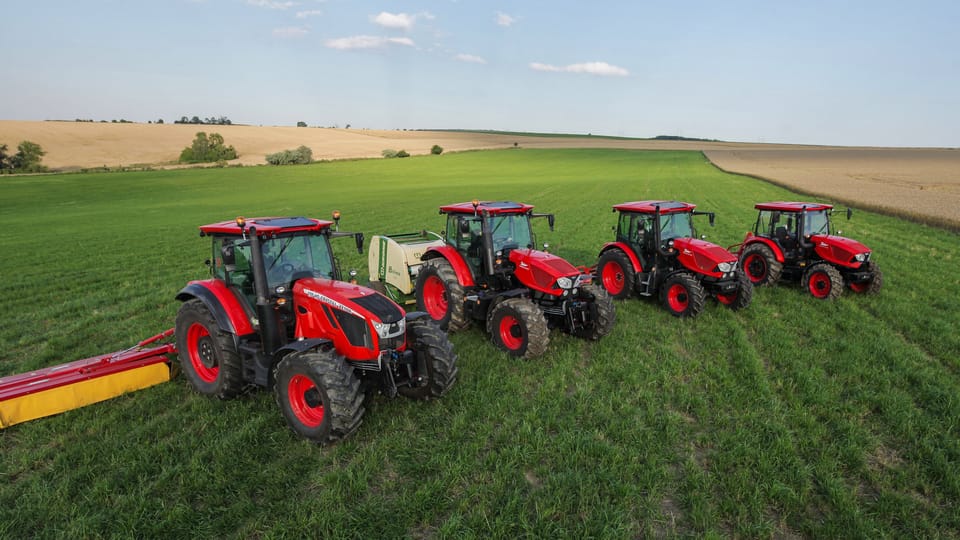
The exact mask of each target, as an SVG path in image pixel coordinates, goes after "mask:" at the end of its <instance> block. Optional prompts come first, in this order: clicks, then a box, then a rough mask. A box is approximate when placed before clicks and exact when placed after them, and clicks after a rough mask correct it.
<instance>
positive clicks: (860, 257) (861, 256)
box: [853, 253, 867, 262]
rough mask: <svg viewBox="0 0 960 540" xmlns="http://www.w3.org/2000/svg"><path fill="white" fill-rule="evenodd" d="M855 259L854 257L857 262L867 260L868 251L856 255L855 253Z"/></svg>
mask: <svg viewBox="0 0 960 540" xmlns="http://www.w3.org/2000/svg"><path fill="white" fill-rule="evenodd" d="M853 259H854V260H855V261H857V262H863V261H865V260H867V254H866V253H857V254H856V255H854V257H853Z"/></svg>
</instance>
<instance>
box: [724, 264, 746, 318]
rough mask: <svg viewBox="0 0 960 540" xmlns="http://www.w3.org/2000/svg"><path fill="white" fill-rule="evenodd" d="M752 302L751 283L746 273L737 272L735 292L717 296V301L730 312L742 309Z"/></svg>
mask: <svg viewBox="0 0 960 540" xmlns="http://www.w3.org/2000/svg"><path fill="white" fill-rule="evenodd" d="M752 300H753V282H751V281H750V278H748V277H747V274H746V272H744V271H742V270H737V290H735V291H733V292H731V293H728V294H718V295H717V301H718V302H720V303H721V304H723V305H725V306H727V307H729V308H730V309H732V310H738V309H743V308H745V307H747V306H749V305H750V302H751V301H752Z"/></svg>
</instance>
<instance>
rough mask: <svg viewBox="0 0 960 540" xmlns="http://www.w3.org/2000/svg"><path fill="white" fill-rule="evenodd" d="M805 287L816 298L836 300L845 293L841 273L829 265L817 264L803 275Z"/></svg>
mask: <svg viewBox="0 0 960 540" xmlns="http://www.w3.org/2000/svg"><path fill="white" fill-rule="evenodd" d="M802 283H803V286H804V288H805V289H806V290H807V292H808V293H810V295H811V296H813V297H814V298H819V299H820V300H836V299H837V298H839V297H840V293H842V292H843V277H842V276H841V275H840V271H839V270H837V269H836V268H834V267H833V265H830V264H827V263H817V264H815V265H813V266H811V267H810V268H807V271H806V272H804V273H803V281H802Z"/></svg>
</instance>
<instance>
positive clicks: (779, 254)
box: [740, 235, 785, 263]
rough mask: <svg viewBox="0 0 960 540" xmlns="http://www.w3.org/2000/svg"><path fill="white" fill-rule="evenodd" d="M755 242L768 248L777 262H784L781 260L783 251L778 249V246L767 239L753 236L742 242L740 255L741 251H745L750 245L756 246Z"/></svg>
mask: <svg viewBox="0 0 960 540" xmlns="http://www.w3.org/2000/svg"><path fill="white" fill-rule="evenodd" d="M757 242H760V243H761V244H764V245H766V246H767V247H768V248H770V251H773V256H774V257H776V258H777V262H779V263H782V262H784V261H785V259H784V258H783V251H782V250H781V249H780V246H778V245H777V243H776V242H774V241H773V240H770V239H769V238H764V237H763V236H753V235H750V236H748V237H747V238H746V239H745V240H744V241H743V247H741V248H740V253H742V252H743V250H744V249H746V248H747V246H749V245H750V244H756V243H757Z"/></svg>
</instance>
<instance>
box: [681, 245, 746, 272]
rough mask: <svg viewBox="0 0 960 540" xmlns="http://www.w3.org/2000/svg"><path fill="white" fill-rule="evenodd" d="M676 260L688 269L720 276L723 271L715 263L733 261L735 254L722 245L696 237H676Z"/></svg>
mask: <svg viewBox="0 0 960 540" xmlns="http://www.w3.org/2000/svg"><path fill="white" fill-rule="evenodd" d="M673 247H674V249H676V250H677V260H678V261H679V262H680V264H682V265H683V266H684V267H685V268H687V269H688V270H691V271H693V272H696V273H698V274H703V275H707V276H710V277H715V278H720V277H722V276H723V272H720V271H719V270H718V269H717V265H718V264H720V263H723V262H726V263H735V262H737V256H736V255H734V254H733V253H730V252H729V251H727V250H725V249H723V248H722V247H720V246H718V245H716V244H714V243H712V242H707V241H705V240H698V239H696V238H677V239H675V240H674V244H673Z"/></svg>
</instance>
